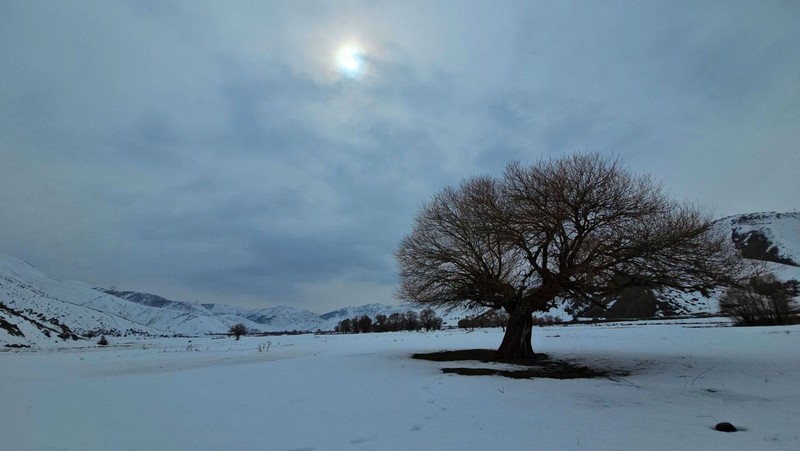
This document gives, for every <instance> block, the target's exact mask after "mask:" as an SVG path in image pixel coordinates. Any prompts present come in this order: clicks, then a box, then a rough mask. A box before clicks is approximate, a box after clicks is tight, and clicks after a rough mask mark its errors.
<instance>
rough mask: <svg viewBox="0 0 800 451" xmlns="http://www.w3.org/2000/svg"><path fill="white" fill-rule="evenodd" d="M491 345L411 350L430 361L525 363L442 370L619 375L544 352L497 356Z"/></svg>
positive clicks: (571, 376) (534, 375)
mask: <svg viewBox="0 0 800 451" xmlns="http://www.w3.org/2000/svg"><path fill="white" fill-rule="evenodd" d="M496 354H497V351H496V350H493V349H462V350H458V351H439V352H429V353H422V354H413V355H412V356H411V357H412V358H415V359H420V360H430V361H433V362H458V361H466V360H472V361H479V362H484V363H508V364H513V365H518V366H524V368H520V369H513V370H510V369H498V368H491V367H486V368H442V372H443V373H455V374H461V375H463V376H503V377H510V378H512V379H533V378H537V377H540V378H548V379H589V378H595V377H607V376H609V375H610V374H612V373H613V374H615V375H619V374H620V373H621V372H620V371H607V370H601V369H596V368H589V367H586V366H581V365H576V364H574V363H570V362H565V361H561V360H551V359H550V358H549V356H548V355H547V354H536V356H535V357H534V358H533V359H498V358H496V357H495V356H496Z"/></svg>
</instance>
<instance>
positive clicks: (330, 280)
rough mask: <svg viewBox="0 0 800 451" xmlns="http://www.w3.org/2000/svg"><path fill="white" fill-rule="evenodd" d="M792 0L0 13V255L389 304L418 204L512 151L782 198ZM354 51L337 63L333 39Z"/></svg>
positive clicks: (19, 6)
mask: <svg viewBox="0 0 800 451" xmlns="http://www.w3.org/2000/svg"><path fill="white" fill-rule="evenodd" d="M797 17H800V11H798V7H797V6H796V5H795V4H793V3H771V4H768V5H765V4H762V3H758V2H753V3H749V2H741V3H737V4H736V5H726V6H725V7H721V6H719V5H718V4H716V3H713V2H709V3H706V2H699V3H698V2H690V3H670V4H666V5H660V4H632V3H629V2H604V3H596V4H595V3H566V2H514V1H508V2H499V3H498V2H471V3H469V4H463V3H455V2H454V3H448V2H427V1H420V2H391V1H387V2H348V3H331V2H299V3H298V2H293V3H244V2H241V3H239V2H236V3H233V4H228V3H226V4H224V5H223V4H221V3H217V2H195V1H192V2H183V1H174V2H173V1H158V2H135V3H107V2H90V1H86V2H77V3H70V4H48V5H43V4H38V3H36V2H33V3H31V2H6V3H4V4H3V5H2V6H0V43H2V44H0V58H2V60H3V61H7V62H8V64H5V65H4V67H3V71H0V202H2V204H3V206H4V207H3V208H4V212H3V218H4V220H3V221H2V222H0V238H2V243H3V244H2V250H3V251H5V252H8V253H11V254H13V255H17V256H19V257H22V258H26V259H28V260H30V261H32V262H34V263H36V264H37V265H39V266H40V267H42V268H43V269H44V270H45V271H47V272H50V273H51V274H53V275H55V276H58V277H61V278H70V279H81V280H84V281H86V282H89V283H93V284H96V285H105V286H110V285H117V286H118V287H121V288H124V289H133V290H142V291H151V292H155V293H159V294H163V295H167V296H170V297H174V298H177V299H188V300H200V301H209V302H214V301H224V302H231V303H240V304H247V305H254V306H258V305H266V304H272V305H276V304H281V303H290V304H294V305H301V306H304V307H306V308H312V309H314V310H317V311H323V310H327V309H329V308H335V307H339V306H340V305H339V304H337V303H341V302H345V301H346V302H347V303H354V304H355V303H366V302H375V301H377V302H391V301H392V298H391V293H392V291H393V289H394V284H395V282H396V281H395V274H394V263H393V260H392V256H391V254H392V251H393V249H394V247H395V245H396V243H397V242H398V241H399V240H400V239H401V237H402V236H403V234H404V233H405V232H406V231H407V230H408V228H409V226H410V225H411V223H412V221H413V217H414V214H415V213H416V211H417V209H418V208H419V206H420V205H421V204H422V203H423V202H425V201H427V200H428V199H429V198H430V197H431V196H432V195H433V194H434V193H435V192H436V191H438V190H439V189H441V188H442V187H444V186H447V185H452V184H457V183H458V182H459V181H460V180H461V179H462V178H464V177H467V176H470V175H474V174H499V173H500V172H501V171H502V169H503V167H504V166H505V165H506V163H507V162H508V161H511V160H521V161H526V162H531V161H535V160H537V159H539V158H541V157H547V156H551V155H560V154H565V153H570V152H574V151H599V152H602V153H608V154H611V153H613V154H616V155H620V156H621V157H623V159H624V160H625V161H626V162H627V163H628V165H629V166H630V167H631V169H633V170H635V171H637V172H650V173H652V174H653V175H654V177H655V178H656V179H660V180H662V181H663V182H664V184H665V186H666V187H667V189H668V190H669V191H670V192H672V193H673V194H674V195H675V196H676V197H679V198H686V199H689V200H693V201H699V202H700V203H703V204H706V205H711V206H712V207H714V208H716V210H717V212H718V214H720V215H723V214H733V213H739V212H750V211H756V210H784V211H785V210H792V209H794V208H796V207H797V204H796V196H795V194H794V193H796V192H797V191H798V189H800V186H799V185H798V181H797V178H796V177H795V174H794V172H796V169H795V168H797V167H800V160H799V159H800V156H798V154H797V152H796V142H797V141H798V138H800V136H798V133H800V132H798V129H797V127H796V124H797V123H800V102H798V98H800V91H798V90H800V87H799V86H800V80H798V73H800V30H798V28H797V27H796V18H797ZM351 41H357V42H358V43H359V44H360V45H361V46H362V47H363V48H364V50H365V63H366V70H365V74H364V77H363V78H361V79H359V80H353V79H347V78H345V77H342V76H341V74H339V73H338V72H337V70H336V67H335V52H336V50H337V48H338V47H339V46H340V45H343V44H345V43H347V42H351Z"/></svg>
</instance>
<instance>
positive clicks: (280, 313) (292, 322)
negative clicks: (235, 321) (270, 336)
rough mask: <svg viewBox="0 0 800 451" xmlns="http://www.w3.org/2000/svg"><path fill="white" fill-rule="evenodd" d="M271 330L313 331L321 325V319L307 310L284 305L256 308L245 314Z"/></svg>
mask: <svg viewBox="0 0 800 451" xmlns="http://www.w3.org/2000/svg"><path fill="white" fill-rule="evenodd" d="M246 318H247V319H249V320H250V321H253V322H256V323H258V324H260V325H262V329H264V327H266V328H268V329H269V330H272V331H292V330H299V331H315V330H317V329H320V327H321V326H322V323H323V321H322V319H321V318H320V317H319V316H317V315H315V314H313V313H311V312H309V311H308V310H302V309H298V308H294V307H289V306H286V305H282V306H278V307H272V308H266V309H263V310H258V311H256V312H253V313H251V314H249V315H247V316H246Z"/></svg>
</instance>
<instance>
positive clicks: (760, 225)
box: [719, 212, 800, 267]
mask: <svg viewBox="0 0 800 451" xmlns="http://www.w3.org/2000/svg"><path fill="white" fill-rule="evenodd" d="M719 224H720V225H722V226H725V227H730V229H731V239H732V240H733V242H734V243H735V244H736V248H737V249H739V250H740V251H741V252H742V255H743V256H745V257H747V258H752V259H756V260H765V261H770V262H775V263H780V264H784V265H789V266H798V267H800V213H798V212H794V213H775V212H772V213H751V214H747V215H737V216H729V217H727V218H723V219H720V220H719Z"/></svg>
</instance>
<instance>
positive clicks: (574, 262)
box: [395, 154, 742, 358]
mask: <svg viewBox="0 0 800 451" xmlns="http://www.w3.org/2000/svg"><path fill="white" fill-rule="evenodd" d="M395 256H396V258H397V261H398V266H399V268H400V279H401V285H400V288H399V291H398V296H399V297H401V298H403V299H407V300H410V301H413V302H416V303H418V304H424V305H434V306H444V307H450V308H454V307H467V308H474V307H490V308H493V309H501V308H502V309H504V310H505V311H506V312H508V314H509V320H508V325H507V328H506V332H505V336H504V338H503V342H502V344H501V345H500V348H499V349H498V356H499V357H501V358H532V357H533V356H534V353H533V347H532V344H531V333H532V326H533V319H532V314H533V313H534V312H537V311H547V310H549V309H550V308H551V307H553V306H554V305H555V303H556V302H557V301H558V300H559V299H564V300H569V301H570V302H573V303H575V304H592V303H595V304H596V303H597V302H598V301H597V300H598V299H599V298H600V297H602V296H605V295H609V294H615V293H618V292H620V291H621V290H623V289H625V288H627V287H631V286H637V287H653V288H655V287H671V288H674V289H677V290H683V291H701V292H707V291H708V290H711V289H713V288H715V287H717V286H719V285H724V284H728V283H731V282H733V280H734V278H736V277H738V274H739V273H740V269H741V268H742V263H741V258H739V256H738V254H737V253H736V252H735V251H734V249H733V247H732V245H731V243H730V240H729V239H728V238H727V237H726V236H725V234H724V233H723V232H722V231H721V230H720V229H718V228H715V227H714V224H713V221H712V219H711V218H710V217H709V215H708V214H707V213H704V212H703V211H702V210H700V209H699V208H697V207H694V206H692V205H688V204H681V203H678V202H675V201H672V200H670V199H669V198H668V197H667V196H666V195H665V194H664V193H663V191H662V189H661V188H660V186H659V185H658V184H656V183H654V182H653V181H652V180H651V179H650V177H648V176H635V175H633V174H631V173H630V172H628V171H627V170H625V169H624V168H622V167H621V164H620V163H619V161H618V160H615V159H607V158H604V157H601V156H599V155H597V154H578V155H573V156H569V157H565V158H558V159H550V160H544V161H540V162H539V163H537V164H534V165H532V166H523V165H521V164H517V163H513V164H510V165H509V166H508V167H507V168H506V171H505V174H504V176H503V178H502V179H500V180H497V179H493V178H489V177H476V178H471V179H468V180H466V181H464V182H463V183H462V184H461V186H460V187H459V188H458V189H453V188H446V189H445V190H443V191H442V192H441V193H439V194H437V195H436V196H434V198H433V200H432V201H431V202H430V203H429V204H427V205H425V206H424V207H423V209H422V211H421V212H420V213H419V215H418V216H417V218H416V221H415V223H414V226H413V228H412V231H411V233H409V234H408V235H407V236H406V237H405V238H404V239H403V241H402V242H401V243H400V245H399V247H398V249H397V250H396V252H395Z"/></svg>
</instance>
